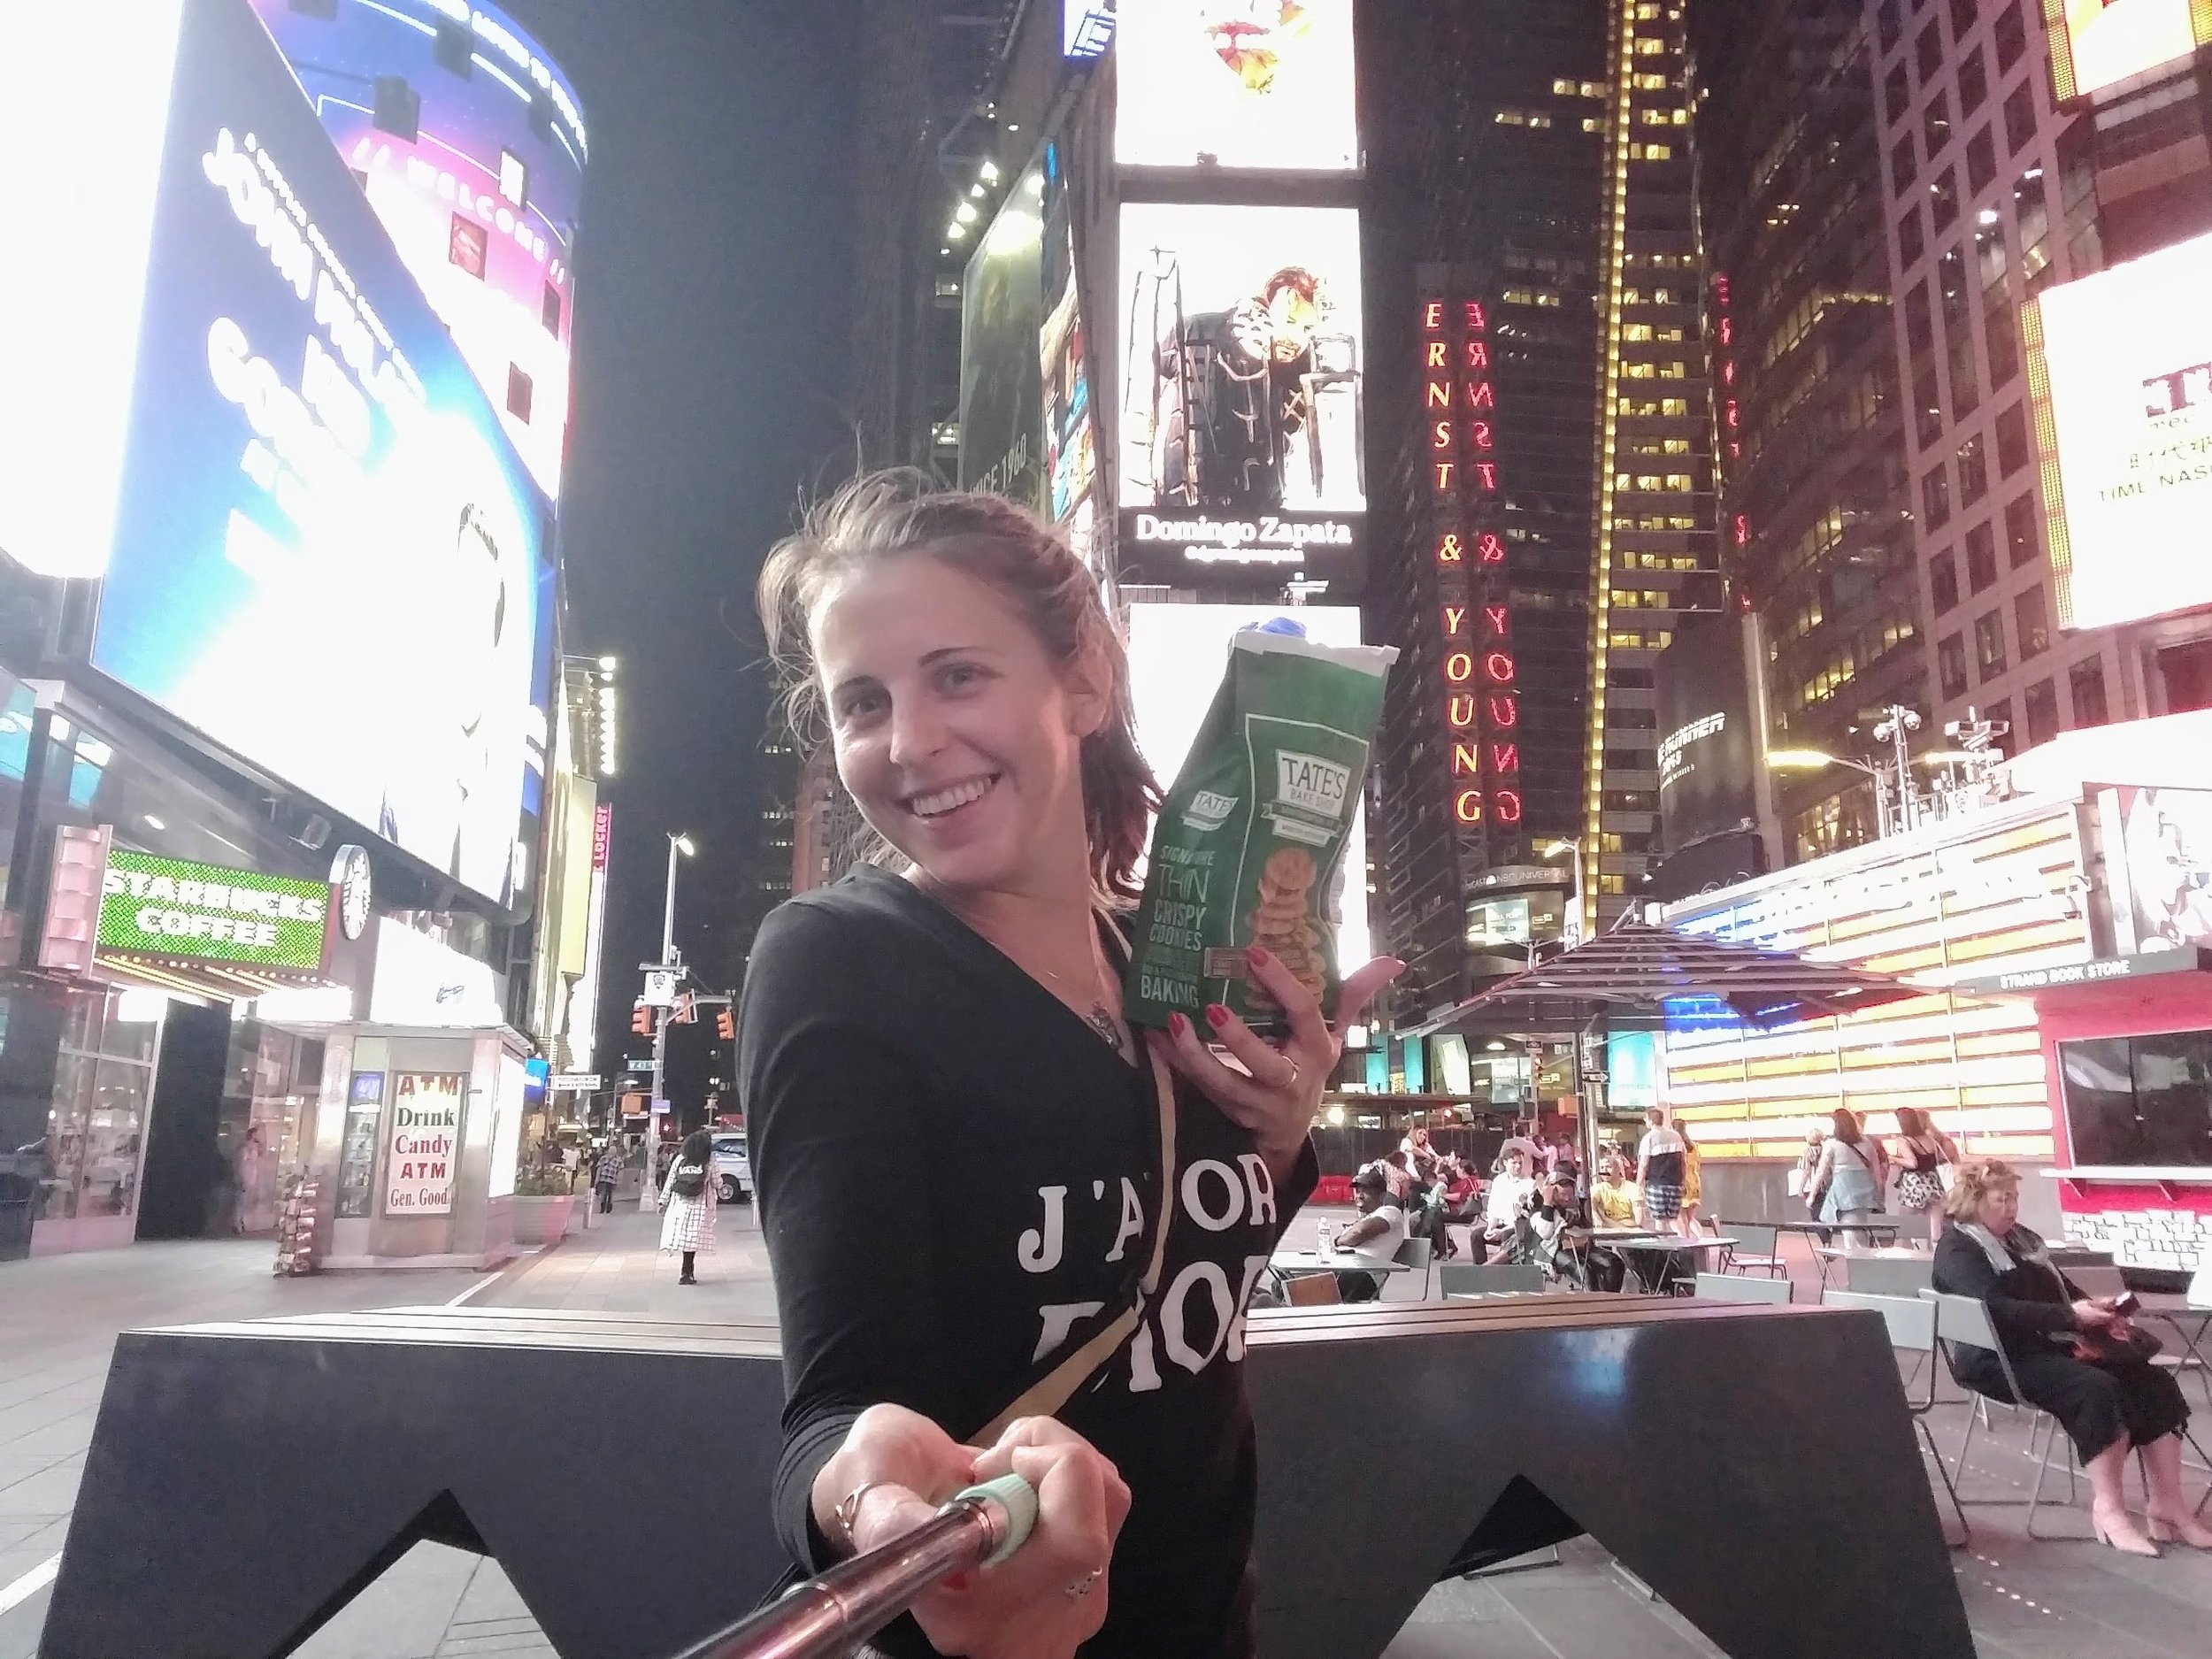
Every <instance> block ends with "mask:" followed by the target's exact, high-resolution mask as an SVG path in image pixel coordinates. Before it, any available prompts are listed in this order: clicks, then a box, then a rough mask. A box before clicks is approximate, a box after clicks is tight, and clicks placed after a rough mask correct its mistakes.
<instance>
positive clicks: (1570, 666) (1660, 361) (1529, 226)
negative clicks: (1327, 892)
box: [1363, 0, 1721, 1009]
mask: <svg viewBox="0 0 2212 1659" xmlns="http://www.w3.org/2000/svg"><path fill="white" fill-rule="evenodd" d="M1367 29H1368V33H1369V35H1370V36H1371V44H1370V45H1369V46H1368V47H1367V48H1366V49H1365V60H1366V62H1367V63H1368V65H1369V71H1368V73H1367V77H1366V81H1365V86H1364V92H1363V107H1364V108H1365V109H1366V110H1367V111H1369V119H1368V131H1367V140H1368V150H1369V173H1370V187H1369V188H1370V195H1369V201H1370V212H1369V225H1370V230H1369V263H1370V266H1371V270H1373V271H1374V273H1375V277H1374V285H1375V288H1376V292H1377V297H1376V299H1375V300H1374V302H1373V303H1371V305H1370V307H1369V313H1370V317H1371V357H1372V359H1373V361H1374V363H1375V365H1376V368H1375V386H1376V396H1375V399H1374V407H1375V410H1376V414H1375V416H1374V418H1373V420H1372V423H1371V425H1372V430H1373V432H1374V434H1375V436H1374V440H1373V442H1372V446H1371V447H1372V449H1373V450H1374V453H1375V457H1376V462H1375V465H1376V469H1377V473H1378V478H1379V488H1378V491H1377V499H1376V506H1375V511H1376V515H1377V518H1376V523H1375V526H1374V529H1375V536H1374V542H1375V547H1376V549H1377V551H1376V556H1375V565H1376V568H1377V571H1378V574H1379V580H1377V581H1375V582H1373V583H1371V588H1370V591H1371V607H1370V611H1371V627H1372V632H1373V637H1376V638H1379V639H1386V640H1388V641H1390V642H1392V643H1394V644H1396V645H1398V646H1399V647H1400V648H1401V649H1402V650H1403V651H1404V652H1405V653H1406V655H1405V656H1404V657H1402V660H1401V663H1400V665H1399V668H1398V670H1397V672H1395V674H1394V677H1393V686H1392V691H1391V703H1390V709H1389V712H1388V714H1387V716H1386V731H1385V734H1384V738H1383V743H1382V748H1381V750H1380V753H1379V792H1380V795H1381V798H1382V808H1383V811H1382V818H1383V822H1384V824H1385V826H1386V828H1385V835H1384V857H1383V860H1382V863H1383V865H1384V868H1385V870H1386V882H1387V888H1386V912H1387V915H1388V917H1389V925H1390V934H1389V937H1390V940H1391V942H1392V946H1393V948H1394V949H1397V950H1398V951H1399V953H1400V954H1401V955H1404V956H1407V957H1408V958H1409V961H1410V962H1411V963H1412V964H1413V970H1412V972H1411V974H1409V979H1410V980H1412V981H1413V983H1412V984H1411V986H1410V987H1409V991H1408V993H1407V1000H1408V1001H1409V1002H1413V1003H1415V1004H1417V1005H1418V1006H1420V1007H1423V1008H1427V1009H1434V1008H1439V1007H1443V1006H1448V1005H1449V1004H1450V1002H1453V1001H1455V1000H1456V999H1457V997H1458V996H1460V995H1464V994H1465V992H1466V991H1467V990H1469V989H1471V988H1472V987H1473V986H1474V985H1475V984H1477V983H1479V981H1481V980H1483V979H1487V978H1491V977H1494V976H1495V975H1497V974H1499V973H1502V972H1508V971H1510V970H1511V969H1512V968H1515V967H1517V966H1518V965H1520V964H1522V963H1523V962H1525V959H1526V953H1527V950H1528V949H1529V947H1530V946H1531V945H1532V944H1540V943H1542V942H1544V941H1548V940H1556V939H1558V938H1560V937H1561V936H1562V935H1563V933H1572V932H1575V931H1578V928H1580V927H1584V926H1588V925H1590V924H1591V923H1593V922H1601V921H1604V920H1607V919H1609V918H1611V917H1612V916H1614V915H1616V914H1617V913H1618V912H1619V910H1621V909H1622V907H1624V905H1625V904H1627V903H1628V902H1630V900H1631V899H1632V896H1633V895H1634V894H1635V893H1636V891H1637V890H1638V888H1639V887H1640V884H1641V881H1642V878H1643V875H1644V872H1645V870H1646V867H1647V862H1648V855H1649V853H1650V851H1651V847H1652V838H1653V835H1654V833H1655V828H1656V823H1655V814H1656V810H1657V801H1656V795H1657V789H1658V777H1657V764H1658V763H1657V757H1656V746H1657V733H1656V731H1655V726H1656V716H1655V710H1654V707H1653V699H1652V670H1651V664H1652V658H1653V657H1654V656H1655V653H1656V652H1657V651H1658V649H1660V648H1661V647H1663V645H1664V644H1665V643H1666V641H1667V640H1668V639H1669V637H1670V636H1671V633H1672V629H1673V620H1674V618H1675V616H1676V614H1677V613H1678V611H1682V610H1693V609H1713V608H1716V607H1717V605H1718V604H1719V603H1720V597H1721V592H1720V578H1719V575H1718V549H1717V537H1716V534H1715V504H1714V494H1713V492H1714V473H1713V454H1712V450H1713V413H1712V401H1711V396H1710V383H1709V378H1708V377H1709V365H1708V355H1707V345H1706V337H1705V336H1706V326H1705V317H1706V311H1705V304H1704V296H1703V290H1704V280H1703V267H1702V261H1701V254H1700V248H1699V242H1698V219H1697V211H1696V204H1695V196H1694V190H1693V188H1692V180H1693V177H1694V170H1693V163H1692V158H1691V143H1692V130H1691V127H1690V126H1689V108H1690V104H1689V93H1688V87H1687V81H1686V40H1685V37H1684V33H1683V30H1684V17H1683V12H1682V8H1681V6H1680V5H1679V4H1674V5H1666V4H1652V3H1651V0H1642V3H1641V4H1636V3H1633V0H1571V3H1570V4H1554V5H1547V6H1544V7H1541V8H1530V7H1527V6H1525V5H1516V4H1508V3H1507V0H1470V3H1469V4H1459V5H1452V6H1414V5H1404V4H1378V5H1375V6H1373V7H1371V9H1370V12H1369V13H1368V19H1367ZM1478 343H1479V345H1480V347H1481V349H1480V350H1479V352H1478V353H1477V354H1476V355H1474V356H1471V355H1470V350H1471V348H1472V347H1474V346H1476V345H1477V344H1478ZM1440 363H1441V364H1444V365H1448V366H1449V367H1450V368H1451V369H1452V370H1453V373H1451V374H1449V375H1448V376H1446V377H1445V380H1444V383H1443V384H1441V385H1438V384H1435V383H1433V378H1434V377H1433V376H1432V374H1431V373H1430V371H1431V370H1432V368H1434V367H1435V366H1436V365H1439V364H1440ZM1471 368H1479V369H1482V370H1484V371H1486V373H1487V376H1488V380H1487V383H1486V387H1485V383H1484V382H1483V381H1482V380H1480V379H1479V378H1477V377H1475V376H1473V375H1471V374H1470V373H1468V371H1469V370H1470V369H1471ZM1478 398H1486V399H1487V400H1488V401H1487V402H1486V403H1479V404H1478V403H1476V402H1475V400H1476V399H1478ZM1440 423H1442V424H1440ZM1445 463H1448V464H1450V465H1452V466H1453V467H1454V468H1455V471H1453V472H1451V473H1449V474H1448V475H1440V473H1439V472H1438V468H1439V466H1440V465H1441V464H1445ZM1446 477H1448V480H1449V482H1448V484H1446V483H1445V481H1444V480H1445V478H1446ZM1455 531H1457V532H1462V533H1464V534H1466V535H1467V536H1468V537H1470V538H1471V539H1470V540H1469V541H1467V542H1466V544H1465V545H1466V548H1467V549H1468V557H1469V558H1470V560H1471V563H1470V564H1469V565H1468V566H1467V570H1468V571H1470V572H1471V574H1465V575H1463V574H1462V573H1461V572H1459V571H1457V570H1455V568H1454V566H1455V563H1456V560H1455V558H1454V557H1453V550H1454V544H1452V543H1450V542H1448V541H1446V540H1444V538H1445V537H1447V536H1448V535H1450V534H1453V533H1454V532H1455ZM1485 534H1494V538H1495V541H1494V545H1492V546H1490V547H1489V548H1488V549H1484V547H1483V544H1482V541H1481V538H1482V537H1483V536H1484V535H1485ZM1458 595H1465V596H1464V597H1463V598H1462V597H1459V596H1458ZM1508 676H1509V678H1508ZM1503 689H1509V690H1510V691H1511V692H1513V693H1514V695H1515V698H1516V701H1517V708H1516V709H1515V710H1513V711H1512V712H1513V718H1514V721H1515V724H1514V725H1513V726H1511V727H1510V728H1507V729H1506V730H1504V731H1502V730H1500V729H1499V728H1498V727H1497V726H1496V724H1495V722H1494V720H1493V718H1492V715H1493V710H1491V708H1490V706H1489V704H1490V698H1491V695H1492V694H1493V693H1494V692H1497V691H1500V690H1503ZM1470 699H1471V700H1470ZM1496 712H1497V713H1499V714H1503V713H1504V712H1505V710H1503V709H1502V708H1501V709H1499V710H1496ZM1463 715H1464V716H1469V717H1471V718H1473V719H1474V721H1475V723H1476V724H1475V726H1473V727H1472V728H1470V727H1468V726H1464V725H1463V723H1462V720H1461V718H1460V717H1461V716H1463ZM1506 745H1509V746H1510V749H1511V750H1512V753H1511V755H1510V757H1508V756H1506V755H1505V754H1504V753H1502V747H1503V746H1506ZM1508 758H1510V760H1511V762H1512V763H1513V764H1512V767H1511V769H1510V770H1508V769H1506V768H1505V767H1504V766H1503V765H1502V764H1501V763H1502V762H1504V761H1505V760H1507V759H1508ZM1577 866H1579V868H1577ZM1570 916H1572V917H1573V924H1572V925H1571V924H1570Z"/></svg>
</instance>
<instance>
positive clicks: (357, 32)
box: [252, 0, 589, 496]
mask: <svg viewBox="0 0 2212 1659" xmlns="http://www.w3.org/2000/svg"><path fill="white" fill-rule="evenodd" d="M252 4H253V6H254V9H255V10H256V11H257V12H259V13H260V15H261V20H262V22H263V24H264V25H265V26H266V27H267V28H268V30H269V32H270V34H271V35H273V36H274V38H275V40H276V42H277V48H278V50H280V51H281V52H283V54H284V55H285V58H287V60H288V62H289V63H290V64H291V65H292V67H293V70H294V72H295V73H297V74H298V76H299V78H300V81H301V84H302V85H303V87H304V88H306V91H307V96H308V100H309V102H310V103H311V104H312V105H313V106H314V110H315V112H316V114H317V115H319V117H320V118H321V119H322V123H323V126H324V127H325V129H326V131H328V133H329V134H330V136H331V139H332V141H333V142H334V143H335V144H336V145H337V147H338V150H339V153H340V154H341V155H342V156H343V157H345V161H346V165H347V166H348V167H349V168H350V169H351V170H352V172H353V174H354V177H355V178H357V180H360V183H361V188H362V189H363V190H364V191H365V192H366V194H367V196H368V198H369V205H370V206H371V207H373V208H374V209H375V210H376V216H377V218H378V219H380V220H381V221H382V222H383V225H384V228H385V229H386V230H387V231H388V232H389V233H390V234H391V238H392V242H393V244H394V245H395V246H396V247H397V248H398V250H399V257H401V258H402V259H403V260H404V261H405V262H406V265H407V268H408V269H409V270H410V271H411V272H412V273H414V276H415V280H416V281H417V282H418V283H419V285H420V286H421V288H422V291H423V293H424V294H425V295H426V296H427V297H428V299H429V301H430V303H431V304H432V305H433V306H434V308H435V309H436V311H437V313H438V315H439V316H440V317H441V318H442V319H444V321H445V325H446V326H447V327H449V328H450V329H451V330H452V331H453V340H454V343H455V344H456V345H457V346H459V347H460V349H461V355H462V356H463V357H465V358H467V359H468V364H469V367H470V368H471V369H472V370H473V371H475V373H476V379H477V382H478V384H480V386H482V387H483V388H484V395H485V396H487V397H488V398H489V399H490V400H491V403H492V406H493V407H494V408H495V409H496V410H497V411H499V417H500V422H501V425H502V426H504V427H505V429H506V433H507V436H508V437H509V438H510V439H511V441H512V442H513V443H514V446H515V449H516V452H517V453H518V454H519V455H520V456H521V457H522V459H523V462H524V464H525V465H526V466H528V467H529V469H530V474H531V476H532V477H533V478H534V479H535V480H537V484H538V487H539V488H541V489H542V490H544V491H545V493H546V494H547V495H553V496H557V495H559V494H560V488H561V457H562V451H563V449H564V448H565V444H566V439H567V433H568V411H569V395H568V381H569V341H570V338H571V335H572V315H571V310H572V303H573V300H574V297H575V292H576V288H575V272H574V269H573V264H574V259H575V250H574V243H575V237H576V222H577V211H578V207H579V204H580V201H581V199H582V195H583V173H584V159H585V157H586V155H587V153H588V150H587V148H586V146H587V143H588V138H589V134H588V133H587V132H586V131H585V128H584V122H583V114H582V111H581V110H580V107H579V105H578V103H577V100H576V95H575V93H574V92H573V91H572V89H571V88H570V87H569V84H568V81H567V80H566V78H565V77H564V76H563V75H562V73H561V71H560V69H559V67H558V65H555V64H554V63H552V62H551V60H550V59H549V58H547V57H546V55H545V54H544V53H543V52H542V51H541V50H539V48H538V47H537V45H536V44H535V43H534V42H533V41H532V40H531V39H530V37H529V36H528V35H525V34H524V33H523V32H522V31H521V30H520V29H518V28H517V27H515V26H514V24H513V23H512V22H511V21H510V20H509V19H507V18H506V17H505V15H504V14H503V13H502V12H500V10H499V9H498V8H497V7H496V6H490V5H485V4H481V0H478V3H477V4H468V5H463V4H457V0H377V3H376V4H364V0H336V3H335V4H334V5H333V6H332V7H331V8H330V11H331V15H330V16H329V17H323V16H320V15H319V14H318V12H317V9H316V8H312V7H309V8H302V7H300V6H297V5H296V4H293V0H252Z"/></svg>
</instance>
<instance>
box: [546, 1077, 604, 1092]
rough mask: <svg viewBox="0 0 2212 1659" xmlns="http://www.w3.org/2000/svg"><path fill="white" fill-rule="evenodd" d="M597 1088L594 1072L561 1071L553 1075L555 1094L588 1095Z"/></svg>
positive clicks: (597, 1083) (597, 1081)
mask: <svg viewBox="0 0 2212 1659" xmlns="http://www.w3.org/2000/svg"><path fill="white" fill-rule="evenodd" d="M597 1087H599V1073H598V1072H596V1071H561V1072H557V1073H556V1074H555V1076H554V1079H553V1090H554V1092H555V1093H556V1094H590V1093H591V1092H592V1091H593V1090H594V1089H595V1088H597Z"/></svg>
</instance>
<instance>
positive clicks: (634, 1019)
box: [630, 1002, 653, 1037]
mask: <svg viewBox="0 0 2212 1659" xmlns="http://www.w3.org/2000/svg"><path fill="white" fill-rule="evenodd" d="M630 1029H631V1030H632V1031H634V1032H635V1033H637V1034H638V1035H639V1036H641V1037H649V1036H651V1035H652V1034H653V1010H651V1009H649V1008H648V1007H646V1006H645V1004H644V1003H642V1002H640V1003H639V1004H638V1005H637V1006H636V1007H635V1008H634V1009H632V1010H630Z"/></svg>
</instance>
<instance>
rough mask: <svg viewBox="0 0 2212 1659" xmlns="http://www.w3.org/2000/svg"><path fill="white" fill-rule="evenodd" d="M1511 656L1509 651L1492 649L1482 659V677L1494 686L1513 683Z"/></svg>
mask: <svg viewBox="0 0 2212 1659" xmlns="http://www.w3.org/2000/svg"><path fill="white" fill-rule="evenodd" d="M1513 672H1514V670H1513V656H1512V653H1511V652H1509V651H1492V652H1490V653H1489V654H1488V655H1487V656H1486V657H1484V658H1483V659H1482V673H1483V678H1484V679H1486V680H1488V681H1489V682H1490V683H1491V684H1492V685H1494V686H1509V685H1511V684H1512V683H1513Z"/></svg>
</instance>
